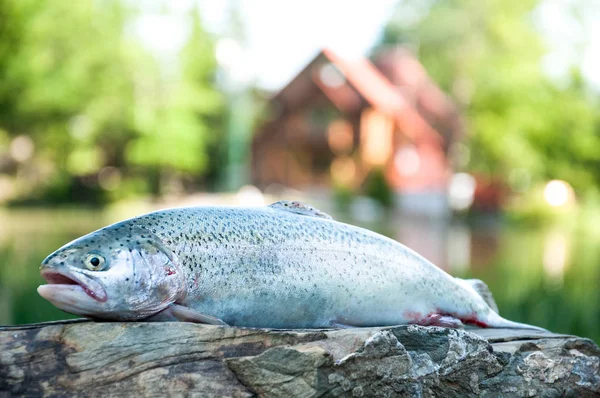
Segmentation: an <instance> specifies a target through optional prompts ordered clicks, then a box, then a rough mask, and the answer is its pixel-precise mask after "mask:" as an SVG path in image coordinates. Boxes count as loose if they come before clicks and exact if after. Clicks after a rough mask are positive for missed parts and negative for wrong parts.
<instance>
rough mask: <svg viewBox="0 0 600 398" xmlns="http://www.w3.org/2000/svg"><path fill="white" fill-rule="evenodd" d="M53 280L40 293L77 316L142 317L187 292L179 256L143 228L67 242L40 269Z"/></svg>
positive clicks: (118, 228) (124, 227)
mask: <svg viewBox="0 0 600 398" xmlns="http://www.w3.org/2000/svg"><path fill="white" fill-rule="evenodd" d="M40 272H41V275H42V277H43V278H44V279H45V280H46V281H47V282H48V284H46V285H41V286H40V287H38V293H39V294H40V296H42V297H43V298H45V299H46V300H48V301H50V302H51V303H52V304H54V305H55V306H56V307H58V308H60V309H62V310H63V311H67V312H70V313H72V314H76V315H81V316H85V317H90V318H97V319H108V320H139V319H144V318H147V317H149V316H152V315H154V314H156V313H158V312H160V311H162V310H164V309H165V308H167V307H168V306H169V305H170V304H172V303H174V302H175V301H176V300H177V299H178V298H180V297H181V296H182V295H183V292H184V287H185V284H184V281H185V279H184V275H183V273H182V270H181V267H180V266H179V264H178V260H177V257H176V256H175V254H174V253H173V252H172V251H171V250H169V249H168V248H167V247H166V246H165V245H163V243H162V241H161V240H160V239H159V238H158V236H156V235H155V234H153V233H152V232H150V231H148V230H147V229H145V228H143V227H140V226H135V225H134V226H131V225H119V224H115V225H113V226H111V227H107V228H103V229H101V230H98V231H96V232H92V233H91V234H88V235H86V236H83V237H81V238H79V239H76V240H74V241H73V242H71V243H68V244H66V245H65V246H63V247H61V248H60V249H58V250H57V251H55V252H54V253H52V254H50V255H49V256H48V257H47V258H46V259H45V260H44V261H43V262H42V265H41V267H40Z"/></svg>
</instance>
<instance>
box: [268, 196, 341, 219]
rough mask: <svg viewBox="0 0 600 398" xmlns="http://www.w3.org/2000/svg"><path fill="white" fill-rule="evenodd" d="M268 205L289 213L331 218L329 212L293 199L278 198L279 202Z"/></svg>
mask: <svg viewBox="0 0 600 398" xmlns="http://www.w3.org/2000/svg"><path fill="white" fill-rule="evenodd" d="M269 207H271V208H273V209H275V210H283V211H289V212H291V213H296V214H301V215H303V216H310V217H320V218H326V219H328V220H332V219H333V218H332V217H331V216H330V215H329V214H327V213H323V212H322V211H321V210H318V209H315V208H314V207H312V206H309V205H306V204H304V203H301V202H297V201H295V200H280V201H279V202H275V203H273V204H270V205H269Z"/></svg>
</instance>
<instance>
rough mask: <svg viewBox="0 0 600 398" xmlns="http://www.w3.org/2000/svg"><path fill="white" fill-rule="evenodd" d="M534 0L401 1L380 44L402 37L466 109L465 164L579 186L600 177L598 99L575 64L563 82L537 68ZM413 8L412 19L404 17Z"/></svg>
mask: <svg viewBox="0 0 600 398" xmlns="http://www.w3.org/2000/svg"><path fill="white" fill-rule="evenodd" d="M538 4H539V1H536V0H526V1H522V0H490V1H478V0H436V1H432V2H420V1H413V0H406V1H404V2H403V3H402V4H401V6H400V7H399V9H398V10H397V13H396V14H395V16H394V17H393V18H392V20H391V21H390V23H389V24H388V26H387V27H386V29H385V32H384V38H383V44H384V45H389V44H398V43H399V44H408V45H410V46H412V47H414V48H417V49H418V56H419V58H420V60H421V62H422V63H423V64H424V66H425V68H426V69H427V70H428V72H429V73H430V74H431V76H432V77H433V79H434V80H435V81H436V82H437V83H438V84H440V85H441V86H442V87H443V88H444V89H445V90H446V91H447V92H450V93H452V94H453V95H454V97H455V98H456V99H457V100H458V101H459V103H460V105H461V106H462V107H463V109H464V113H465V117H466V121H467V129H468V133H469V144H470V148H471V162H470V164H469V165H468V168H469V169H470V170H472V171H476V172H479V173H484V174H494V175H497V176H498V175H500V176H508V175H510V173H511V172H512V171H513V170H517V169H520V170H526V171H527V172H528V173H529V175H531V176H532V178H533V180H534V181H535V180H546V179H550V178H560V179H565V180H567V181H569V182H570V183H571V184H572V185H573V186H574V187H575V188H576V189H577V190H578V191H580V192H586V191H589V190H596V189H597V188H598V186H599V185H600V124H599V120H600V119H599V112H598V106H597V105H598V104H597V101H596V99H595V98H593V97H592V96H591V95H590V93H589V90H587V89H586V87H585V86H584V85H583V84H582V83H581V79H580V77H579V74H578V72H577V71H576V70H575V71H574V73H573V79H572V81H571V84H569V85H568V87H566V88H559V87H557V86H556V85H555V84H553V82H551V81H550V80H549V79H548V78H547V77H546V76H545V75H544V74H543V72H542V70H541V60H542V57H543V55H544V54H545V51H546V49H545V48H544V46H543V43H542V40H541V37H540V34H539V32H538V31H536V28H535V26H534V24H533V22H532V11H533V10H534V9H535V7H536V6H537V5H538ZM407 16H408V17H410V18H407Z"/></svg>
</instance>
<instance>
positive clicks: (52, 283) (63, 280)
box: [38, 270, 108, 303]
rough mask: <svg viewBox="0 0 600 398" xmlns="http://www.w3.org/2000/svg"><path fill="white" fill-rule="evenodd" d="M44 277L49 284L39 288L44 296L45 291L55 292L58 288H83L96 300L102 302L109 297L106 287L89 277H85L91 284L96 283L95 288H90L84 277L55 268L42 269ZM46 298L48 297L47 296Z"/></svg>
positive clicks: (70, 289) (71, 289)
mask: <svg viewBox="0 0 600 398" xmlns="http://www.w3.org/2000/svg"><path fill="white" fill-rule="evenodd" d="M41 274H42V278H44V279H45V280H46V282H48V284H47V285H42V286H40V287H39V288H38V292H39V293H40V295H41V296H42V297H45V296H44V294H43V293H50V291H52V292H55V291H57V290H59V291H60V290H69V291H73V290H78V289H80V290H83V291H84V292H85V293H86V294H87V295H88V296H90V297H91V298H93V299H94V300H96V301H99V302H101V303H103V302H105V301H106V300H107V298H108V296H107V295H106V291H105V290H104V288H103V287H102V286H101V285H100V284H99V283H97V282H95V281H93V280H92V279H91V278H89V277H87V276H86V277H85V279H87V281H88V282H91V283H90V284H93V285H94V289H92V288H90V286H89V285H88V284H86V283H85V282H84V281H83V280H82V279H84V277H83V275H82V277H78V276H75V275H71V274H67V273H62V272H59V271H55V270H45V271H42V273H41ZM45 298H46V297H45Z"/></svg>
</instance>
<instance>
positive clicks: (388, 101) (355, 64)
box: [317, 48, 443, 143]
mask: <svg viewBox="0 0 600 398" xmlns="http://www.w3.org/2000/svg"><path fill="white" fill-rule="evenodd" d="M322 54H323V55H324V56H325V57H326V58H327V59H328V60H329V61H330V62H331V63H332V64H333V65H335V66H336V67H337V68H338V70H339V71H340V72H341V73H342V74H343V75H344V77H345V79H346V80H347V81H348V83H350V84H351V85H352V86H353V87H354V89H355V90H356V91H357V92H358V93H359V94H360V95H361V96H362V97H363V98H364V99H365V100H366V101H367V102H368V103H369V104H371V106H373V107H374V108H375V109H377V110H379V111H381V112H383V113H385V114H387V115H389V116H391V117H393V118H394V119H395V121H396V123H397V124H398V126H399V127H400V128H401V129H402V132H403V133H404V134H406V135H407V136H408V137H410V138H411V139H413V140H415V141H423V140H424V141H429V142H431V141H434V142H438V143H439V142H440V141H442V140H443V139H442V136H441V135H440V134H439V133H438V132H437V131H436V130H435V129H433V127H431V126H430V125H429V123H428V122H427V121H426V120H425V119H424V118H423V117H422V116H421V115H420V114H419V112H418V111H417V110H416V108H415V107H414V106H413V105H412V104H411V103H410V102H409V101H408V100H407V99H406V98H405V97H404V96H403V94H402V92H401V91H400V90H398V89H397V87H395V86H394V85H393V84H392V82H390V81H389V80H388V79H387V78H386V77H385V76H384V75H383V74H382V73H381V72H380V71H379V70H378V69H377V68H376V67H375V65H373V63H371V61H369V60H368V59H367V58H365V57H358V58H355V59H344V58H342V57H340V56H338V55H337V54H336V53H335V52H334V51H332V50H331V49H328V48H325V49H323V50H322ZM317 79H318V77H317ZM317 84H318V85H319V87H321V89H322V90H323V91H324V92H325V94H326V95H328V96H329V95H330V94H331V93H328V91H329V90H330V88H329V87H327V85H323V84H319V83H317ZM330 99H332V101H333V102H334V103H335V102H336V101H335V100H334V99H333V98H330Z"/></svg>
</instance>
